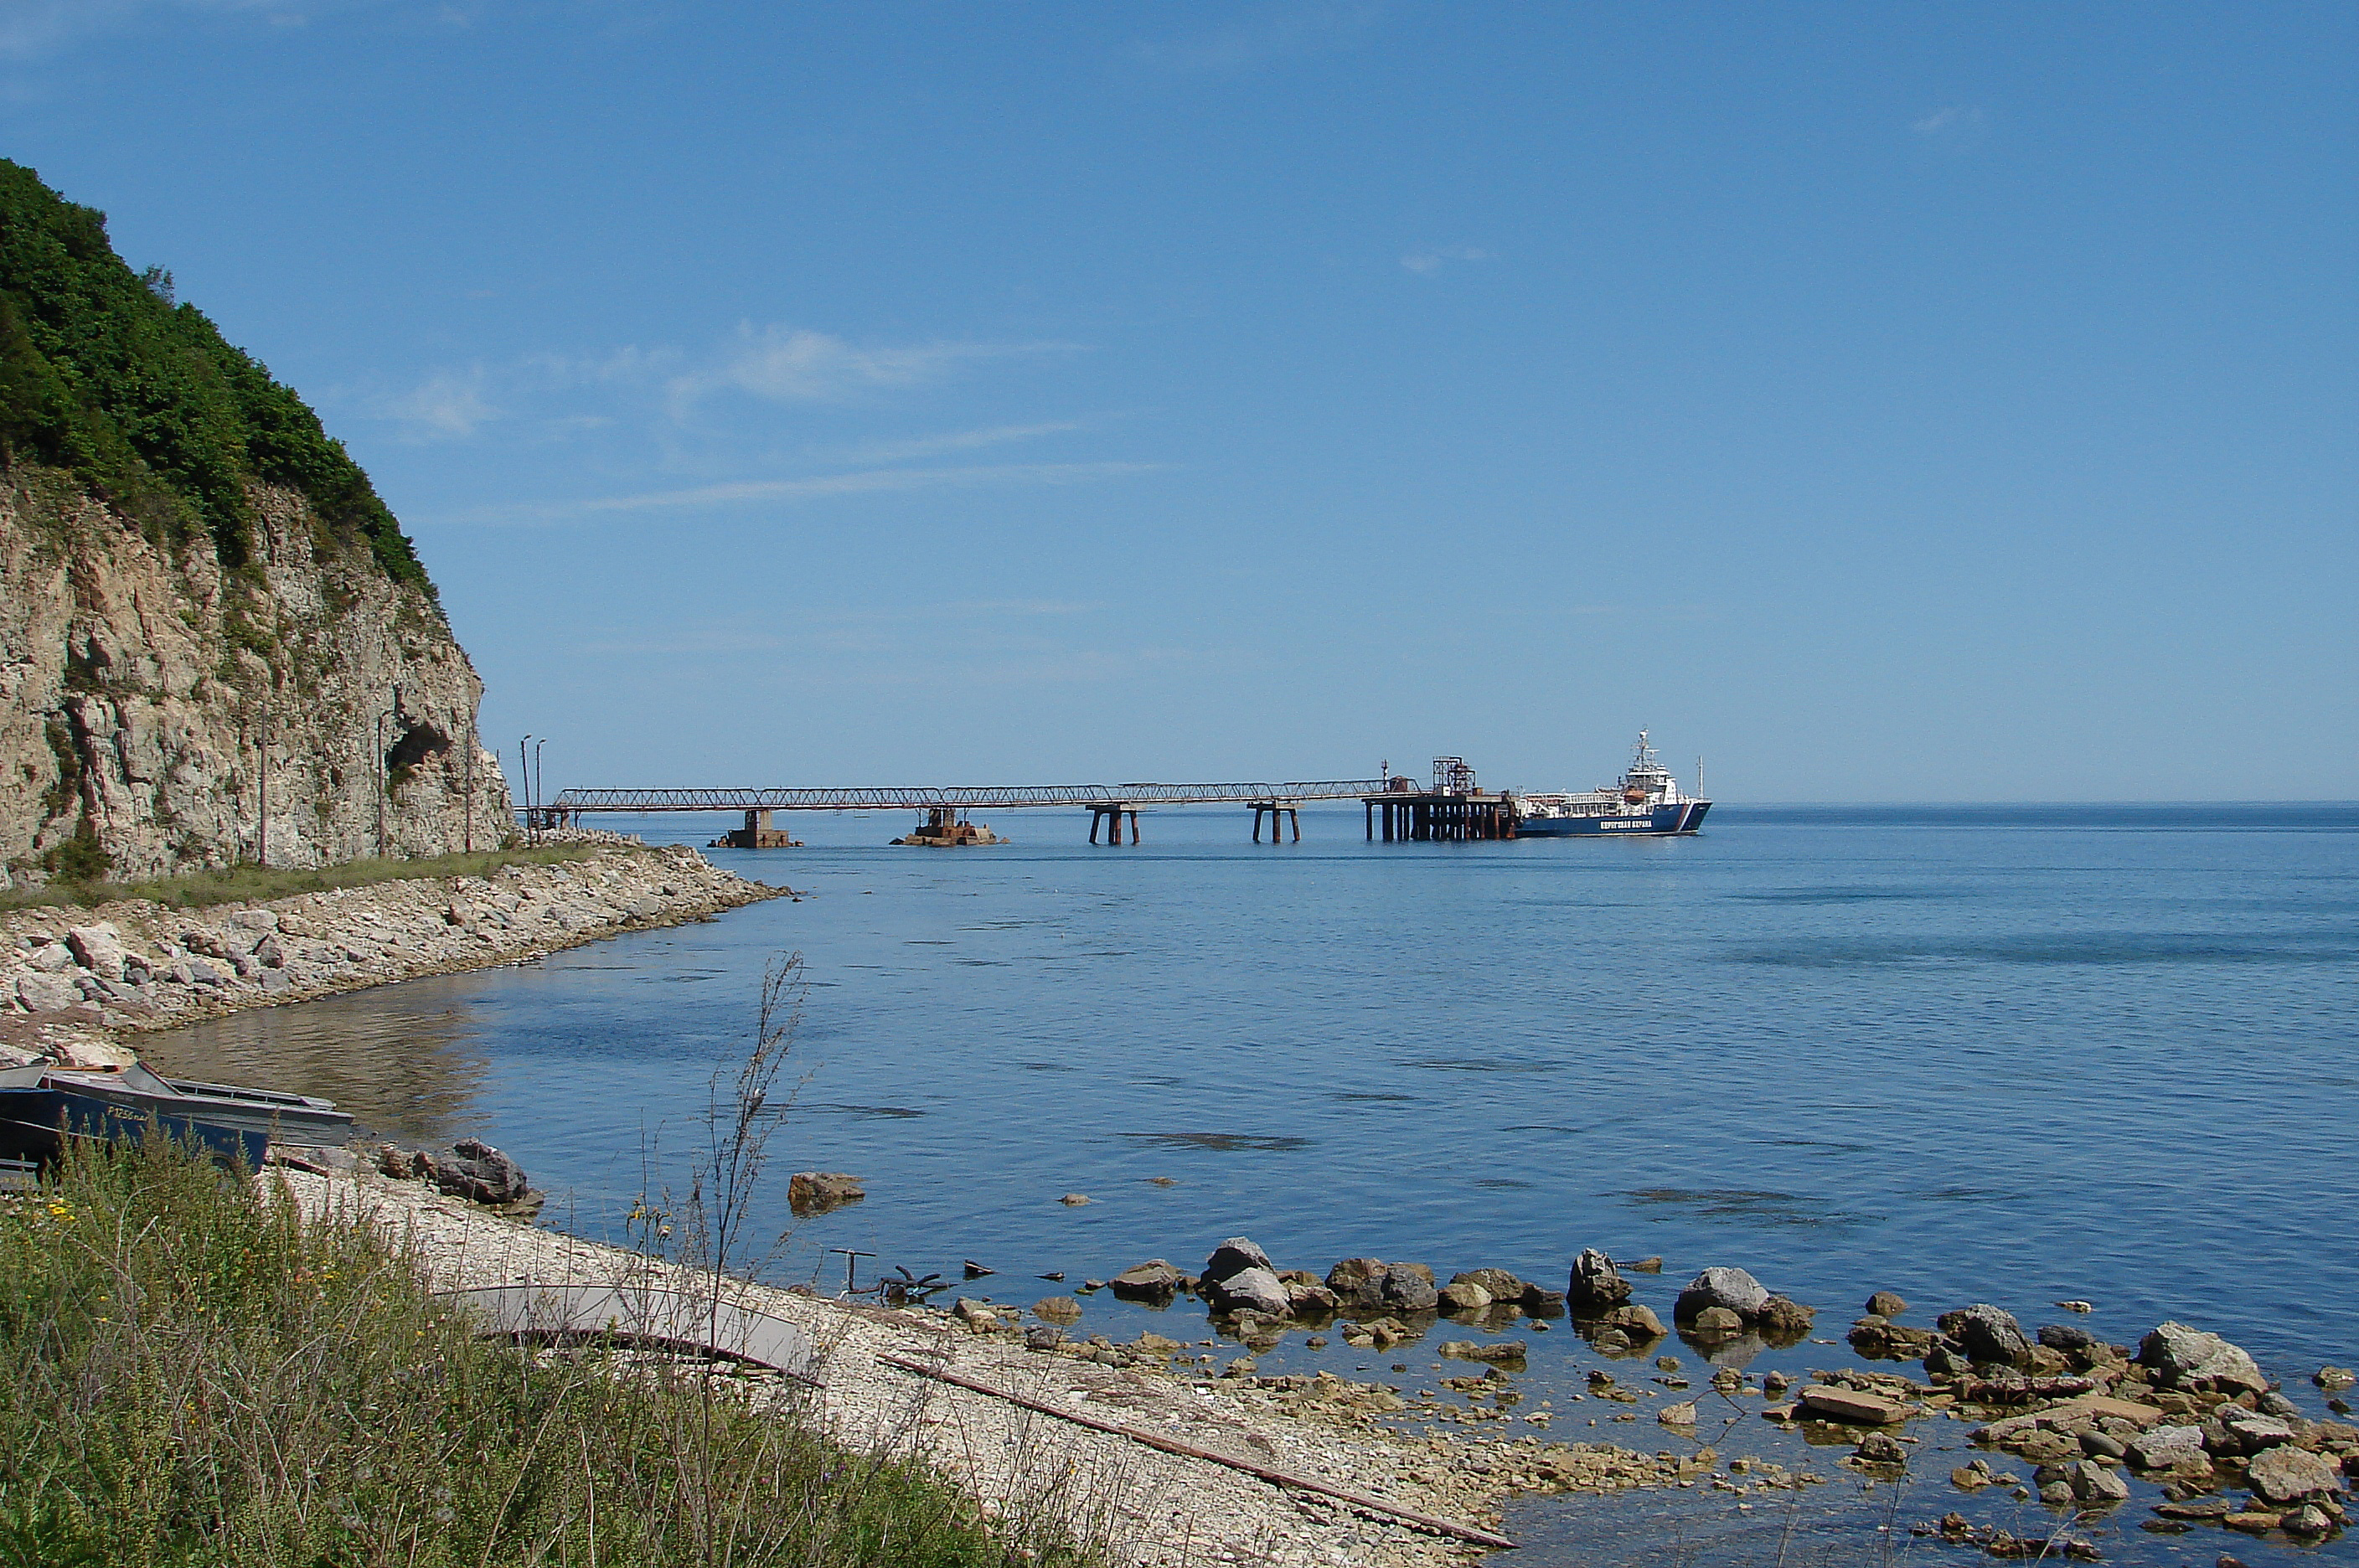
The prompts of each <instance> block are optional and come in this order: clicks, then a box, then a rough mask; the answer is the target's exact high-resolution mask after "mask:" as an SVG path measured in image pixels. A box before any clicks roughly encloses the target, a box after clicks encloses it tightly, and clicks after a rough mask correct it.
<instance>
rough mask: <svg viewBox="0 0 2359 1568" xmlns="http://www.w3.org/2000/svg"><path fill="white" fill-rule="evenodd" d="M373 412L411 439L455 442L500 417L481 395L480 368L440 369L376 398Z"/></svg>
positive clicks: (482, 376)
mask: <svg viewBox="0 0 2359 1568" xmlns="http://www.w3.org/2000/svg"><path fill="white" fill-rule="evenodd" d="M374 412H375V414H376V416H377V417H378V418H379V419H392V420H394V421H396V422H397V423H398V424H399V425H401V426H402V427H403V431H404V433H405V434H406V435H407V436H408V439H409V440H411V441H454V440H460V439H463V438H465V437H467V436H471V435H473V434H474V433H475V431H476V430H477V429H479V428H480V427H482V426H484V425H485V424H488V423H490V422H491V421H492V420H494V419H498V418H500V410H499V409H497V408H494V407H493V406H492V405H491V404H490V403H489V402H488V401H486V400H485V398H484V373H483V372H482V371H481V370H470V371H443V372H441V373H440V374H438V375H435V376H429V377H428V378H427V379H426V380H425V381H423V382H421V383H420V384H419V385H418V386H416V387H411V388H410V389H409V390H408V391H407V392H402V393H397V394H395V395H394V396H392V397H382V398H379V399H377V400H376V403H375V409H374Z"/></svg>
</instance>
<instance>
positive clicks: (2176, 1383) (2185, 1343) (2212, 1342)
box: [2137, 1323, 2269, 1394]
mask: <svg viewBox="0 0 2359 1568" xmlns="http://www.w3.org/2000/svg"><path fill="white" fill-rule="evenodd" d="M2137 1360H2138V1365H2139V1366H2141V1367H2151V1368H2153V1370H2154V1372H2155V1374H2156V1381H2157V1382H2158V1383H2160V1384H2161V1385H2162V1387H2164V1388H2194V1389H2210V1390H2213V1391H2217V1392H2220V1393H2227V1394H2238V1393H2253V1394H2257V1393H2260V1392H2261V1391H2262V1390H2263V1389H2265V1388H2267V1387H2268V1386H2269V1382H2268V1379H2267V1378H2266V1377H2262V1376H2261V1369H2260V1367H2259V1365H2258V1364H2257V1363H2256V1362H2255V1361H2254V1360H2253V1358H2252V1357H2251V1356H2248V1355H2246V1354H2245V1352H2244V1351H2243V1350H2242V1349H2240V1348H2239V1347H2237V1346H2236V1345H2231V1344H2229V1343H2228V1342H2227V1341H2226V1340H2224V1339H2223V1338H2221V1337H2220V1336H2219V1335H2218V1334H2206V1333H2204V1332H2203V1331H2202V1330H2201V1329H2199V1328H2190V1327H2189V1326H2188V1325H2187V1324H2185V1323H2164V1324H2162V1325H2161V1326H2160V1327H2158V1328H2157V1329H2155V1330H2154V1331H2153V1332H2152V1333H2150V1334H2147V1336H2146V1337H2145V1338H2144V1339H2142V1340H2140V1341H2139V1342H2138V1352H2137Z"/></svg>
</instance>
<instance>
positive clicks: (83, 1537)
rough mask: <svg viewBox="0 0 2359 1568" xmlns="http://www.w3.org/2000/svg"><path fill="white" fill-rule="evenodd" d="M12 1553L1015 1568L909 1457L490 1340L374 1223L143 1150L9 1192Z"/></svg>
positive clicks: (658, 1371) (1002, 1547) (686, 1380)
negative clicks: (301, 1210)
mask: <svg viewBox="0 0 2359 1568" xmlns="http://www.w3.org/2000/svg"><path fill="white" fill-rule="evenodd" d="M0 1365H5V1367H6V1368H7V1374H6V1376H5V1377H0V1564H6V1565H8V1568H15V1565H16V1564H20V1563H21V1564H32V1563H43V1564H52V1563H110V1564H159V1565H161V1564H173V1565H178V1564H187V1565H189V1568H197V1565H199V1564H204V1565H208V1568H210V1565H212V1564H218V1563H266V1564H286V1565H288V1568H293V1565H297V1564H300V1565H302V1568H330V1565H342V1564H355V1565H357V1564H363V1563H406V1564H417V1565H419V1568H457V1565H462V1564H463V1565H466V1568H482V1565H483V1564H485V1563H551V1564H558V1563H603V1564H609V1565H612V1568H626V1565H630V1564H657V1563H735V1564H744V1565H745V1568H763V1565H766V1564H793V1565H795V1568H855V1565H858V1568H868V1565H879V1568H881V1565H883V1564H886V1563H892V1564H897V1565H900V1564H906V1565H908V1568H1002V1565H1006V1564H1011V1563H1014V1562H1016V1561H1018V1560H1023V1561H1029V1562H1034V1563H1038V1562H1040V1561H1042V1556H1046V1557H1048V1558H1049V1560H1051V1561H1053V1560H1055V1554H1054V1553H1053V1552H1052V1553H1046V1554H1042V1556H1036V1555H1033V1552H1034V1551H1035V1550H1037V1549H1035V1548H1027V1547H1025V1546H1022V1545H1019V1544H1018V1543H1017V1542H1016V1541H1013V1540H1010V1539H1008V1538H1007V1536H1006V1533H1005V1532H1001V1533H1000V1534H999V1535H997V1536H995V1534H994V1533H993V1532H992V1531H990V1530H986V1529H985V1528H984V1524H983V1522H982V1520H981V1519H979V1518H978V1517H977V1515H976V1513H975V1511H974V1509H973V1507H972V1506H971V1505H970V1504H969V1503H968V1502H966V1501H965V1500H964V1499H962V1497H959V1496H958V1495H957V1494H956V1493H954V1492H952V1491H951V1489H950V1488H949V1487H947V1486H943V1485H941V1484H940V1482H938V1481H936V1480H934V1479H933V1478H931V1477H930V1476H929V1475H926V1474H925V1473H923V1472H922V1471H919V1470H918V1469H917V1468H915V1467H913V1466H912V1465H908V1463H906V1462H901V1461H894V1460H890V1459H881V1458H877V1457H874V1456H871V1455H864V1454H853V1453H850V1452H847V1451H845V1450H843V1449H842V1448H839V1447H835V1446H833V1445H832V1444H830V1443H826V1442H825V1441H823V1440H822V1439H821V1438H819V1437H818V1436H816V1435H814V1434H813V1433H812V1432H810V1429H809V1428H807V1427H805V1426H803V1425H801V1424H799V1422H797V1421H794V1420H793V1419H791V1417H790V1416H788V1415H780V1414H776V1413H765V1412H763V1411H761V1410H756V1408H755V1407H753V1406H752V1405H751V1404H750V1403H748V1402H747V1401H746V1400H745V1399H741V1398H739V1397H736V1396H734V1395H732V1394H730V1393H728V1392H727V1391H725V1389H720V1388H716V1386H715V1385H716V1380H715V1379H713V1378H711V1377H700V1376H699V1375H698V1374H697V1372H696V1371H695V1369H694V1368H692V1367H691V1368H688V1369H685V1370H682V1369H678V1368H671V1367H665V1366H663V1365H661V1364H653V1365H651V1364H648V1363H647V1362H644V1361H641V1362H638V1363H636V1364H632V1363H629V1362H627V1361H625V1362H623V1363H614V1362H610V1361H608V1360H607V1359H606V1358H605V1356H603V1353H600V1352H596V1351H588V1352H579V1353H574V1354H571V1355H567V1354H550V1353H540V1354H527V1353H525V1352H522V1351H519V1350H516V1349H511V1348H508V1347H506V1346H501V1345H491V1344H487V1343H485V1342H484V1341H481V1340H478V1339H476V1338H475V1337H473V1334H472V1333H471V1332H470V1329H469V1326H468V1324H467V1323H466V1322H465V1321H464V1320H463V1319H462V1318H461V1317H460V1316H459V1315H458V1314H456V1313H455V1312H453V1311H452V1310H451V1306H450V1305H449V1304H448V1303H447V1302H444V1301H438V1300H437V1299H436V1298H434V1297H433V1296H431V1295H430V1294H429V1293H428V1290H427V1287H426V1284H425V1281H424V1279H423V1277H422V1276H421V1274H420V1273H419V1269H418V1268H417V1265H416V1262H415V1260H414V1259H412V1258H409V1257H408V1256H405V1255H404V1254H403V1253H402V1252H401V1251H399V1250H398V1249H397V1248H396V1247H394V1246H392V1245H391V1244H390V1243H389V1242H388V1241H387V1240H386V1238H385V1237H384V1236H380V1235H379V1234H377V1233H376V1232H375V1231H373V1230H370V1229H368V1228H365V1227H361V1226H355V1225H347V1224H338V1223H327V1222H321V1223H307V1222H305V1221H303V1220H301V1219H300V1218H299V1217H298V1216H297V1215H296V1214H294V1213H293V1212H292V1205H291V1204H288V1203H281V1202H277V1201H275V1200H274V1199H272V1198H270V1197H269V1196H267V1195H266V1194H264V1193H261V1192H257V1191H256V1189H255V1185H254V1184H253V1183H251V1182H249V1181H244V1180H240V1179H237V1178H233V1177H225V1176H223V1174H222V1173H221V1172H219V1171H215V1170H214V1169H213V1168H212V1167H211V1166H209V1165H202V1164H199V1163H196V1162H194V1161H191V1160H187V1159H184V1158H181V1157H179V1156H178V1155H176V1154H174V1153H172V1152H171V1151H170V1150H169V1149H168V1148H167V1147H165V1146H164V1145H163V1142H162V1140H160V1139H158V1140H157V1143H156V1147H154V1148H151V1149H147V1150H145V1151H137V1152H130V1153H125V1154H121V1155H118V1156H116V1157H114V1158H105V1157H99V1158H93V1159H90V1160H82V1161H78V1162H75V1163H73V1164H72V1165H71V1166H70V1167H69V1168H68V1169H67V1170H66V1171H65V1172H64V1173H63V1175H62V1177H61V1178H60V1180H59V1181H56V1182H55V1183H54V1184H52V1185H49V1186H48V1187H46V1188H44V1189H42V1190H39V1191H38V1192H28V1193H24V1194H20V1195H17V1196H15V1197H0Z"/></svg>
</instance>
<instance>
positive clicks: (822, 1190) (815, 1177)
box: [787, 1171, 868, 1214]
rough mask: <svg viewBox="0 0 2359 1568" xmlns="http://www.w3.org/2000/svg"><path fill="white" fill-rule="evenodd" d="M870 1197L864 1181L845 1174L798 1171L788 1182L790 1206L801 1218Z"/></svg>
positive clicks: (823, 1212) (838, 1172)
mask: <svg viewBox="0 0 2359 1568" xmlns="http://www.w3.org/2000/svg"><path fill="white" fill-rule="evenodd" d="M866 1196H868V1192H867V1190H866V1189H865V1188H864V1187H862V1186H861V1184H860V1178H859V1177H857V1176H853V1175H849V1174H847V1173H846V1172H844V1171H796V1172H795V1173H794V1174H793V1175H792V1176H789V1177H788V1178H787V1206H788V1208H790V1209H792V1210H793V1211H794V1212H795V1213H796V1214H825V1213H827V1212H828V1211H829V1210H830V1209H833V1208H838V1207H841V1206H842V1205H843V1204H845V1203H857V1202H859V1201H860V1200H861V1199H863V1198H864V1197H866Z"/></svg>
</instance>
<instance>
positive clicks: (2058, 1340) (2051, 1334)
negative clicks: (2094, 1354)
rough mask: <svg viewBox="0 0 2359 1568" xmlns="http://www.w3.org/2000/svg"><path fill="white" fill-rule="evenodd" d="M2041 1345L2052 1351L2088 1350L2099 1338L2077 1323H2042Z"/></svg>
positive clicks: (2040, 1332)
mask: <svg viewBox="0 0 2359 1568" xmlns="http://www.w3.org/2000/svg"><path fill="white" fill-rule="evenodd" d="M2039 1343H2040V1344H2042V1345H2046V1346H2047V1347H2048V1348H2049V1349H2050V1350H2063V1351H2073V1350H2087V1349H2089V1348H2091V1347H2092V1346H2093V1345H2095V1344H2096V1343H2097V1336H2096V1335H2095V1334H2091V1333H2090V1332H2089V1331H2088V1330H2087V1329H2085V1328H2082V1327H2081V1326H2080V1325H2079V1324H2077V1323H2042V1324H2040V1325H2039Z"/></svg>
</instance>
